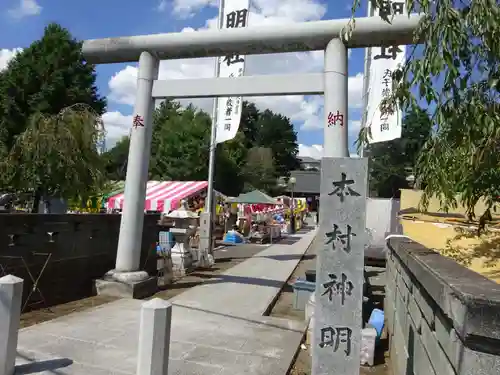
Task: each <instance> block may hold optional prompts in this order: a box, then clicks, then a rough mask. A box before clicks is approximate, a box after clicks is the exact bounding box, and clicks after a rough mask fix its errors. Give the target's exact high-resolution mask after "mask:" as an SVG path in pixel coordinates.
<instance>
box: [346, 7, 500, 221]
mask: <svg viewBox="0 0 500 375" xmlns="http://www.w3.org/2000/svg"><path fill="white" fill-rule="evenodd" d="M374 1H375V3H376V4H377V5H378V6H380V5H381V3H382V1H381V0H374ZM359 4H360V0H355V1H354V4H353V13H354V10H355V9H356V8H357V7H358V6H359ZM406 6H407V9H408V10H409V12H410V13H411V12H420V13H421V14H423V18H422V20H421V22H420V24H419V26H418V29H417V30H416V32H415V34H414V40H415V42H421V43H424V44H423V45H422V46H421V47H419V51H417V50H416V48H417V47H416V46H414V47H412V48H410V56H411V59H410V61H409V62H408V63H407V64H406V66H405V67H403V68H402V69H400V70H398V71H395V72H394V73H393V93H394V94H393V95H392V97H390V98H389V99H388V100H386V101H385V102H384V103H383V108H384V111H385V112H390V111H392V110H393V108H394V106H395V105H396V103H398V104H399V105H400V106H401V107H402V109H403V110H404V111H406V110H408V109H410V108H415V107H419V106H421V105H422V103H427V104H428V105H429V106H430V108H435V109H434V110H433V113H432V117H433V118H432V122H433V123H434V124H436V128H435V132H434V134H433V136H432V137H431V138H430V139H429V141H428V142H427V143H426V144H425V146H424V148H423V151H422V153H421V157H420V159H419V162H418V170H419V174H420V176H421V177H422V178H423V179H424V180H425V181H426V187H425V190H424V197H423V201H422V204H423V206H424V207H425V206H426V205H427V204H428V199H429V198H430V197H431V196H437V197H438V198H440V199H441V202H442V205H443V208H444V209H448V208H450V207H453V206H454V205H455V204H456V203H457V200H458V201H460V202H461V203H462V204H464V205H465V207H466V208H467V211H468V214H469V216H470V218H473V216H474V207H475V205H476V203H477V202H478V200H479V199H481V198H484V199H485V202H486V204H487V209H486V211H485V212H484V213H483V215H482V217H481V218H480V221H484V219H485V218H487V217H489V216H491V210H492V209H493V208H494V205H495V203H496V202H498V200H499V196H500V152H499V151H500V110H499V109H500V107H499V101H500V100H499V99H500V95H499V92H500V66H499V63H500V43H499V42H498V41H499V40H500V5H499V4H498V1H495V0H460V1H458V0H443V1H427V0H407V1H406ZM389 18H390V17H389ZM387 21H388V22H390V19H388V20H387ZM351 27H356V26H355V23H351ZM347 31H349V30H347ZM416 52H418V53H416ZM363 137H366V135H363V134H362V135H361V138H363ZM457 197H458V198H457Z"/></svg>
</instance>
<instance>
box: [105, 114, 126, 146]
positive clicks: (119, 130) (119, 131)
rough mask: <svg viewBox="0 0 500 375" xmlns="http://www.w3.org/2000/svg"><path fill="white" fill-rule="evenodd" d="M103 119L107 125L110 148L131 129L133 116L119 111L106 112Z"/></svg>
mask: <svg viewBox="0 0 500 375" xmlns="http://www.w3.org/2000/svg"><path fill="white" fill-rule="evenodd" d="M102 121H103V122H104V124H105V126H106V147H107V148H108V149H110V148H112V147H113V146H114V144H115V143H116V142H117V141H118V140H120V138H121V137H123V136H124V135H126V134H127V133H128V132H129V131H130V127H131V124H132V116H131V115H130V116H125V115H122V114H121V113H120V112H117V111H113V112H106V113H105V114H104V115H102Z"/></svg>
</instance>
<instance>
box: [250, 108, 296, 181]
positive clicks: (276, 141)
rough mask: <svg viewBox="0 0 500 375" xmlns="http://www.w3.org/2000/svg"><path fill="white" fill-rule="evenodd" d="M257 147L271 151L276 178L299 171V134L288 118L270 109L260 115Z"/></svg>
mask: <svg viewBox="0 0 500 375" xmlns="http://www.w3.org/2000/svg"><path fill="white" fill-rule="evenodd" d="M256 146H259V147H266V148H269V149H271V151H272V157H273V164H274V169H275V175H276V177H280V176H288V175H289V174H290V171H291V170H294V169H299V167H300V162H299V160H298V158H297V154H298V151H299V146H298V144H297V133H296V132H295V130H294V129H293V124H292V123H291V122H290V119H289V118H288V117H285V116H283V115H280V114H277V113H274V112H272V111H270V110H268V109H266V110H265V111H263V112H261V113H259V117H258V120H257V140H256Z"/></svg>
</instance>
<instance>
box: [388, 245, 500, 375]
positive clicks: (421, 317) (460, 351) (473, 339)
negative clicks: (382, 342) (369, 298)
mask: <svg viewBox="0 0 500 375" xmlns="http://www.w3.org/2000/svg"><path fill="white" fill-rule="evenodd" d="M387 248H388V252H387V285H386V301H385V303H384V310H385V311H386V317H387V328H388V331H389V339H390V351H391V352H390V357H391V361H392V366H393V372H394V374H397V375H400V374H415V375H466V374H467V375H479V374H481V375H486V374H492V375H493V374H497V375H498V374H500V285H499V284H497V283H495V282H493V281H491V280H489V279H487V278H485V277H483V276H481V275H479V274H477V273H475V272H473V271H471V270H469V269H467V268H465V267H462V266H461V265H459V264H458V263H456V262H455V261H453V260H451V259H449V258H446V257H443V256H441V255H440V254H438V253H436V252H434V251H432V250H429V249H427V248H425V247H424V246H422V245H420V244H418V243H416V242H412V241H409V240H406V239H400V238H393V239H390V240H389V241H388V244H387Z"/></svg>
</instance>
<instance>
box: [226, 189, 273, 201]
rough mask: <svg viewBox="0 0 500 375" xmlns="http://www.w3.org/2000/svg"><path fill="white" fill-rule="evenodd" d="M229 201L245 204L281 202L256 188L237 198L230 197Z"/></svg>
mask: <svg viewBox="0 0 500 375" xmlns="http://www.w3.org/2000/svg"><path fill="white" fill-rule="evenodd" d="M228 202H229V203H244V204H279V202H278V201H277V200H276V199H274V198H272V197H270V196H269V195H267V194H266V193H263V192H262V191H260V190H254V191H251V192H249V193H245V194H240V195H238V196H237V197H236V198H229V199H228Z"/></svg>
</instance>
